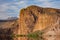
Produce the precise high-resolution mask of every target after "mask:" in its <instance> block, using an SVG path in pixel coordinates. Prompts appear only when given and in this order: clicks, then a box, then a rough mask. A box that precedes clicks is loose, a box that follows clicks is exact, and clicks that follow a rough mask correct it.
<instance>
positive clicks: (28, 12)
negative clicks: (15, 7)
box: [19, 5, 60, 40]
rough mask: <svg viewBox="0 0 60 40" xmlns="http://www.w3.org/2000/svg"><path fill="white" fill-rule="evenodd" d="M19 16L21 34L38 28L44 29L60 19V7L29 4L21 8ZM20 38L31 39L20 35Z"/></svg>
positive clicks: (23, 39) (22, 39) (20, 39)
mask: <svg viewBox="0 0 60 40" xmlns="http://www.w3.org/2000/svg"><path fill="white" fill-rule="evenodd" d="M19 16H20V18H19V27H20V34H25V35H26V34H28V33H31V32H34V31H37V30H40V31H41V30H44V29H46V28H47V27H49V26H51V25H53V24H54V23H56V21H57V19H58V18H59V19H60V9H54V8H42V7H38V6H34V5H32V6H29V7H27V8H24V9H21V11H20V15H19ZM19 40H30V39H29V38H27V37H20V38H19Z"/></svg>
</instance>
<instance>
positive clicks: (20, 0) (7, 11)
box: [0, 0, 60, 19]
mask: <svg viewBox="0 0 60 40" xmlns="http://www.w3.org/2000/svg"><path fill="white" fill-rule="evenodd" d="M59 4H60V0H0V19H6V18H8V17H18V16H19V12H20V10H21V9H22V8H26V7H27V6H30V5H37V6H40V7H50V8H57V9H60V5H59Z"/></svg>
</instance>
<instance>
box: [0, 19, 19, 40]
mask: <svg viewBox="0 0 60 40" xmlns="http://www.w3.org/2000/svg"><path fill="white" fill-rule="evenodd" d="M18 27H19V25H18V19H16V20H0V40H17V38H12V37H10V36H11V35H12V34H17V33H18V29H19V28H18Z"/></svg>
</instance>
